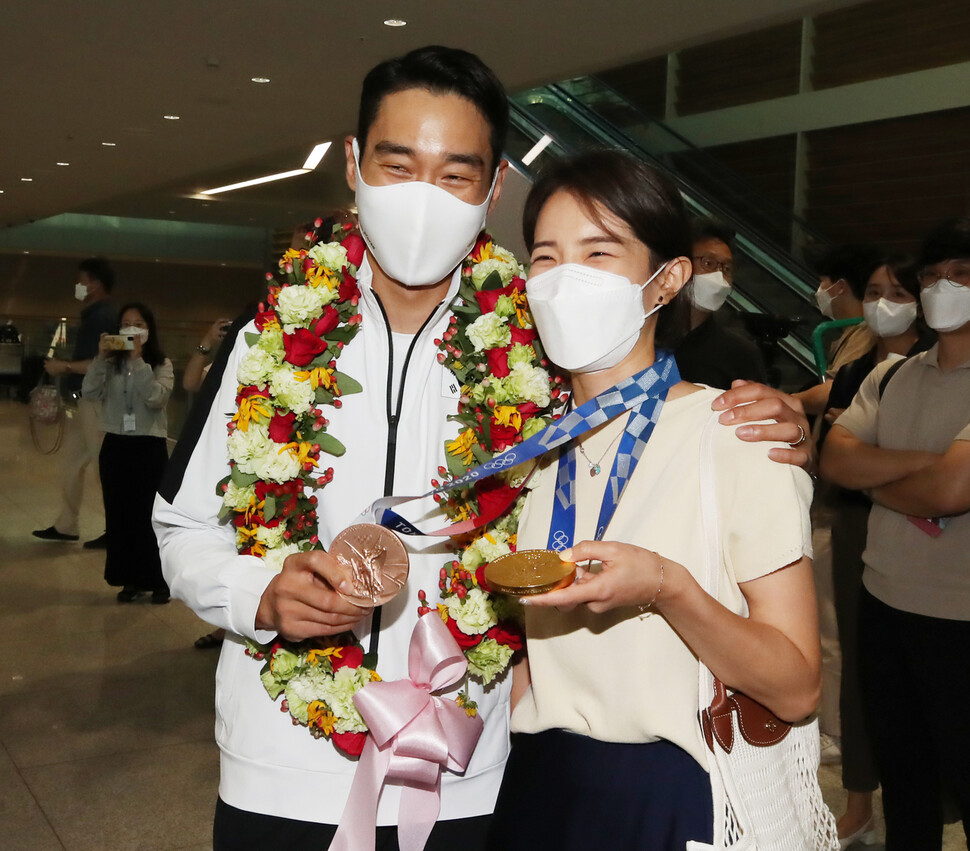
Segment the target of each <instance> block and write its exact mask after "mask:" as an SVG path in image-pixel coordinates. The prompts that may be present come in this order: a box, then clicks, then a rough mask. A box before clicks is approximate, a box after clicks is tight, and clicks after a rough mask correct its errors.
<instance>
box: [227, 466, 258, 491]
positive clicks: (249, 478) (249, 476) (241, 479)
mask: <svg viewBox="0 0 970 851" xmlns="http://www.w3.org/2000/svg"><path fill="white" fill-rule="evenodd" d="M231 478H232V483H233V484H234V485H235V486H236V487H239V488H248V487H249V486H250V485H254V484H256V482H258V481H259V476H257V475H256V474H255V473H244V472H243V471H242V470H240V469H239V467H238V466H233V468H232V476H231Z"/></svg>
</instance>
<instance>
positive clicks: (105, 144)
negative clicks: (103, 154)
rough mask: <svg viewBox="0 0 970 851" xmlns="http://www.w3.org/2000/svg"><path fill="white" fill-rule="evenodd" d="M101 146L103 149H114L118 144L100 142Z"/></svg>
mask: <svg viewBox="0 0 970 851" xmlns="http://www.w3.org/2000/svg"><path fill="white" fill-rule="evenodd" d="M101 144H102V145H104V147H106V148H113V147H115V146H116V145H117V144H118V143H117V142H102V143H101Z"/></svg>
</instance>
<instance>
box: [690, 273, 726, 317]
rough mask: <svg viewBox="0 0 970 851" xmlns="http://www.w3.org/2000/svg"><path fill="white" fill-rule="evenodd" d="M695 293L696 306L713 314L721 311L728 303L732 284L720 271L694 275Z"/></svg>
mask: <svg viewBox="0 0 970 851" xmlns="http://www.w3.org/2000/svg"><path fill="white" fill-rule="evenodd" d="M693 292H694V294H693V300H694V305H695V306H696V307H699V308H700V309H701V310H707V311H710V312H711V313H713V312H714V311H715V310H720V308H721V305H723V304H724V302H725V301H727V297H728V296H729V295H730V294H731V284H729V283H728V280H727V278H725V277H724V273H723V272H721V271H720V270H718V271H717V272H705V273H702V274H700V275H694V291H693Z"/></svg>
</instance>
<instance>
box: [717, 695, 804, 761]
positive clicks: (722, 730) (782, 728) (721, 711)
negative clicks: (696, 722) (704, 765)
mask: <svg viewBox="0 0 970 851" xmlns="http://www.w3.org/2000/svg"><path fill="white" fill-rule="evenodd" d="M733 714H736V715H737V718H738V730H739V731H740V733H741V736H742V738H743V739H744V740H745V741H746V742H747V743H748V744H749V745H754V746H755V747H759V748H766V747H770V746H771V745H776V744H778V742H780V741H781V740H782V739H784V738H785V736H787V735H788V733H789V731H790V730H791V724H789V723H788V722H787V721H782V720H781V719H780V718H779V717H778V716H777V715H775V714H774V713H773V712H772V711H771V710H770V709H767V708H766V707H764V706H762V705H761V704H760V703H758V701H756V700H752V699H751V698H750V697H748V696H747V695H745V694H741V692H734V694H731V695H729V694H728V693H727V689H726V688H725V687H724V683H722V682H721V681H720V680H719V679H718V678H717V677H714V697H713V699H712V700H711V705H710V706H709V707H708V708H707V709H705V710H704V711H703V712H702V713H701V729H702V731H703V733H704V741H705V742H706V743H707V747H708V748H710V750H711V751H712V752H713V751H714V740H715V739H716V740H717V743H718V744H719V745H720V746H721V749H722V750H723V751H724V752H725V753H731V748H733V747H734V725H733V723H732V717H731V716H732V715H733Z"/></svg>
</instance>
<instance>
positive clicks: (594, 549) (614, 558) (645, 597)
mask: <svg viewBox="0 0 970 851" xmlns="http://www.w3.org/2000/svg"><path fill="white" fill-rule="evenodd" d="M559 557H560V558H561V559H562V560H563V561H571V562H576V565H577V566H576V581H575V582H574V583H573V584H572V585H570V586H569V587H568V588H562V589H560V590H559V591H550V592H549V593H547V594H539V595H537V596H535V597H526V598H525V599H524V600H523V601H522V602H523V603H525V604H526V605H528V606H558V607H559V608H562V609H567V608H570V609H571V608H572V607H573V606H575V605H576V604H578V603H585V604H586V605H587V606H588V607H589V610H590V611H591V612H596V613H597V614H599V613H601V612H606V611H609V610H610V609H616V608H620V607H622V606H648V605H650V604H651V603H653V602H655V601H656V599H657V596H658V591H661V590H662V589H661V587H660V585H661V576H662V573H661V566H660V561H661V559H660V556H659V555H657V554H656V553H655V552H651V551H650V550H645V549H643V548H641V547H635V546H633V545H632V544H620V543H617V542H615V541H582V542H581V543H578V544H576V545H575V546H573V547H572V548H571V549H568V550H564V551H563V552H561V553H560V554H559ZM584 561H598V562H601V563H602V570H600V571H599V572H597V573H593V572H592V571H590V570H589V569H588V568H584V567H580V566H579V562H584ZM672 566H673V562H670V561H666V560H664V568H663V569H664V570H668V569H669V568H670V567H672Z"/></svg>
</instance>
